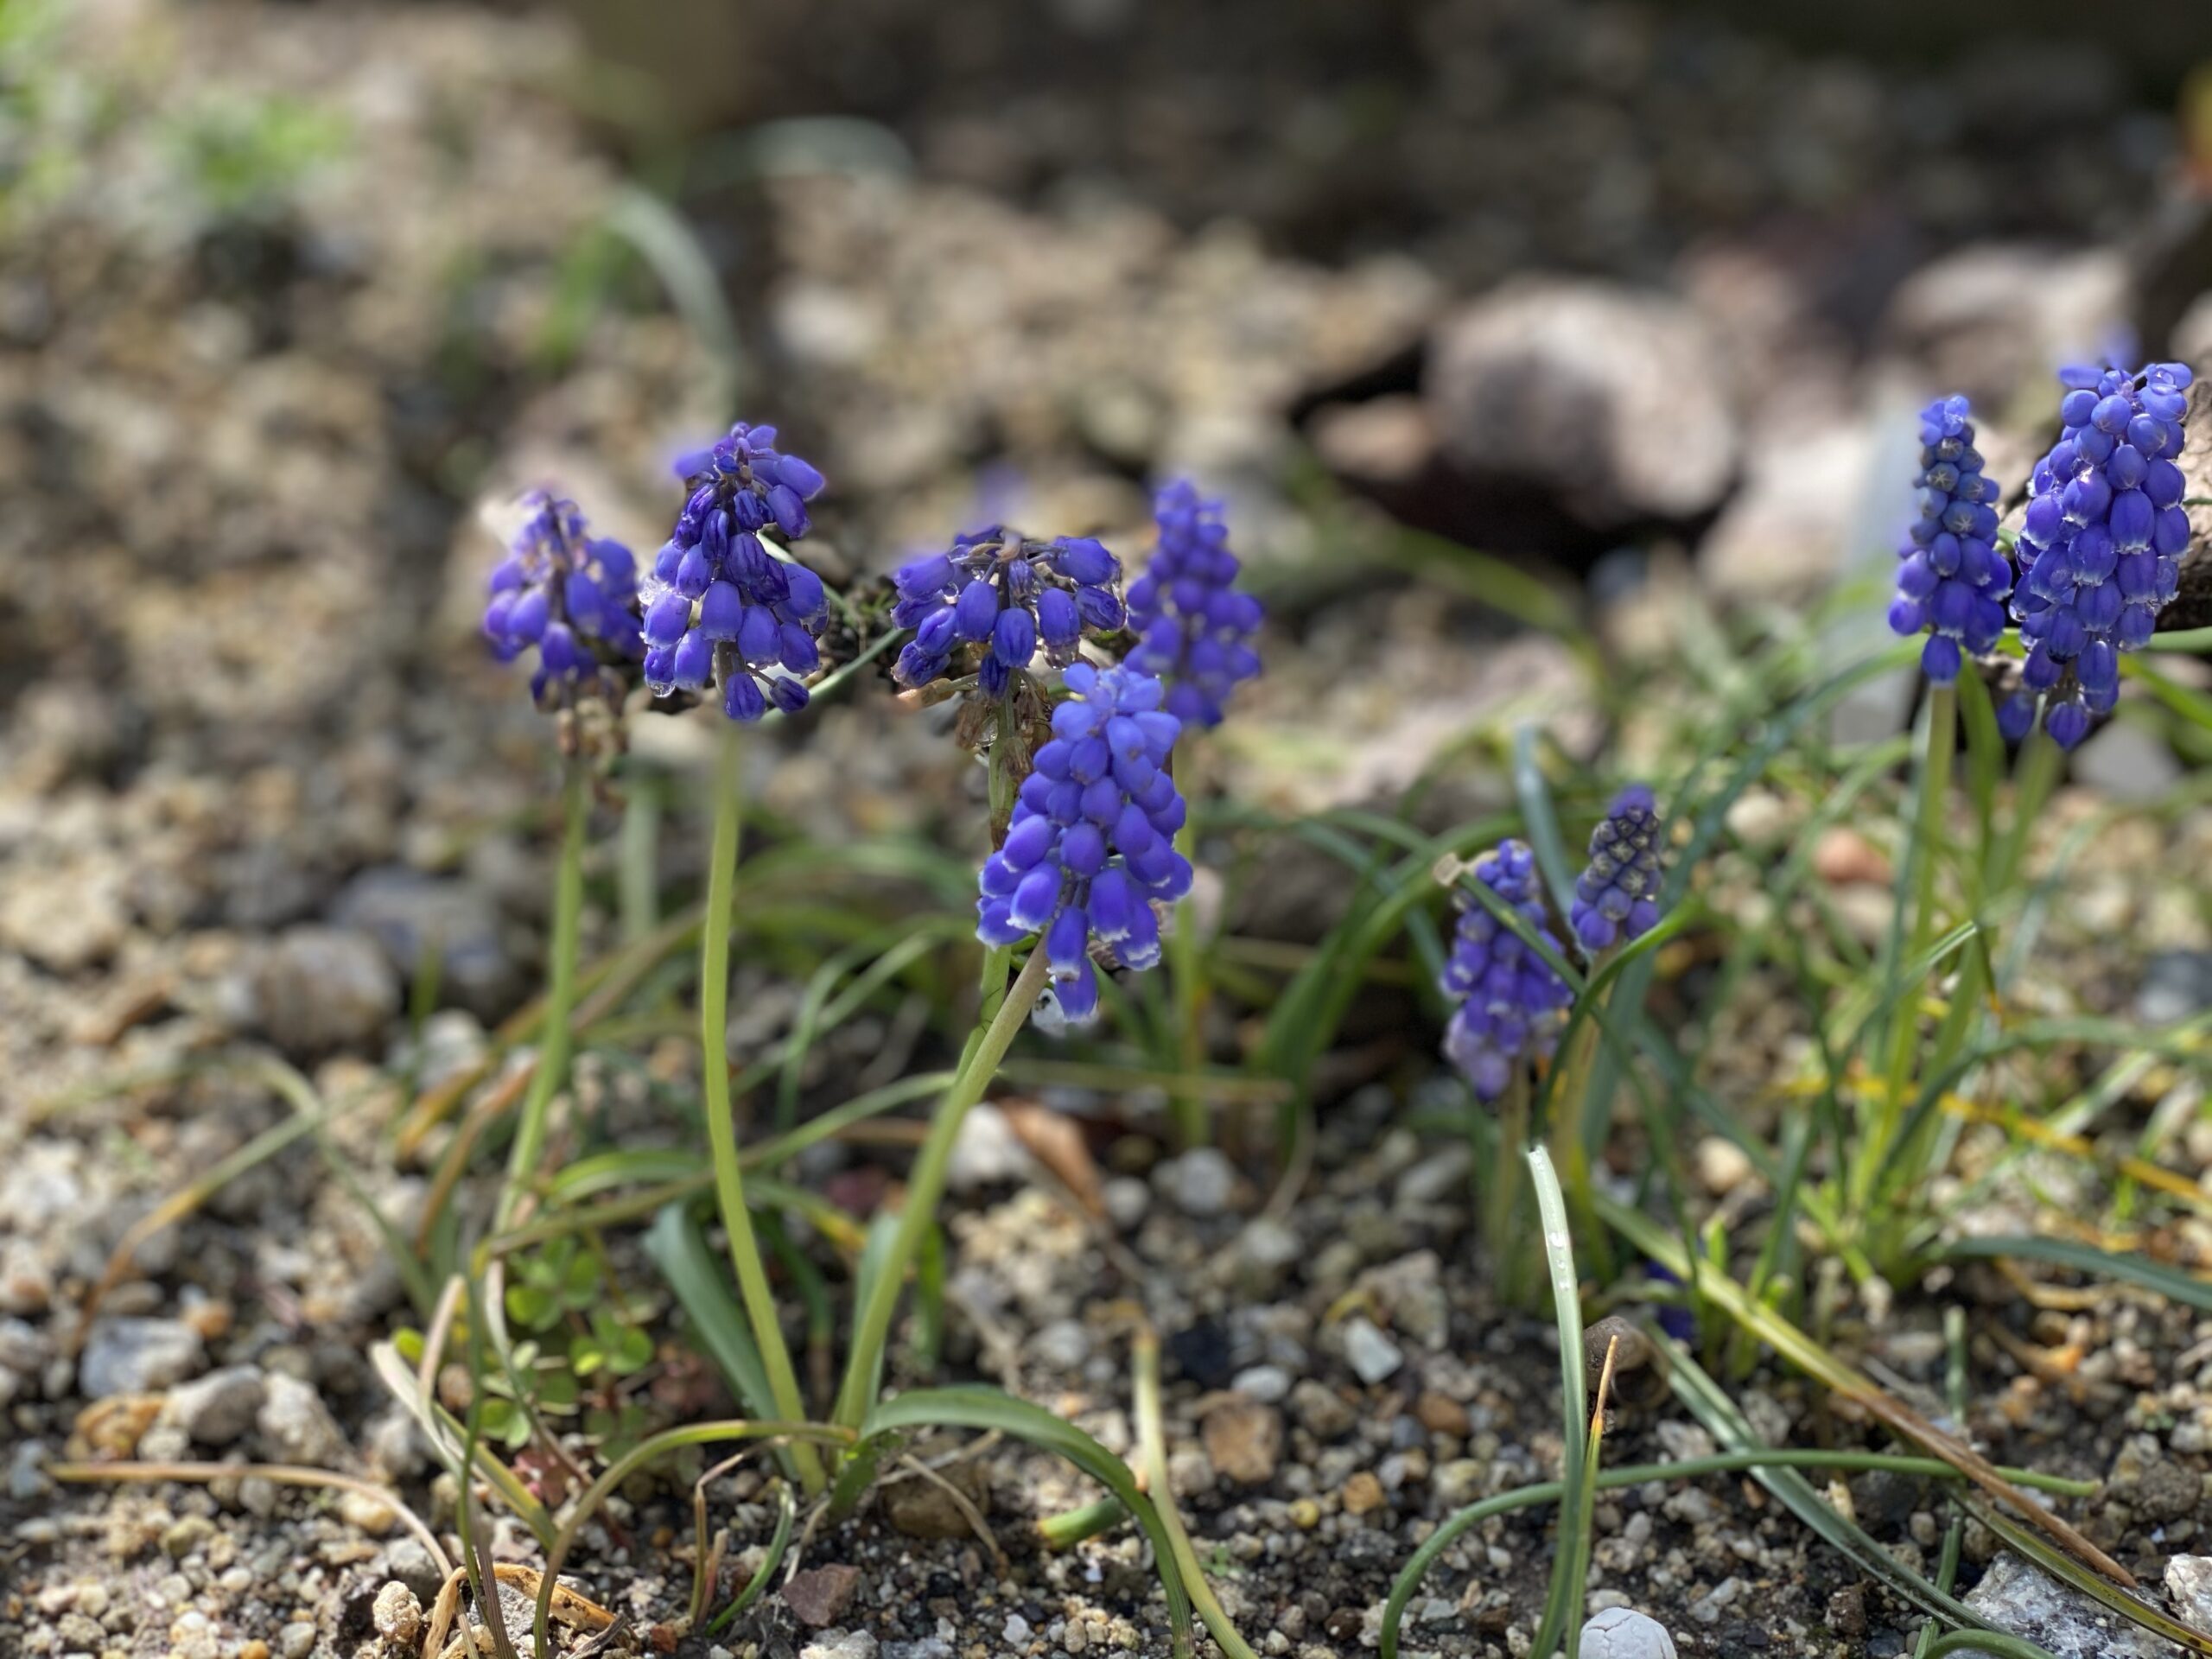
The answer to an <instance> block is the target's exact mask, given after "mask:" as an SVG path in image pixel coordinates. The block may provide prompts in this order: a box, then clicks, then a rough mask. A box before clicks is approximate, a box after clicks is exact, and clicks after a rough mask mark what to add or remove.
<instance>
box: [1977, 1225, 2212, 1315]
mask: <svg viewBox="0 0 2212 1659" xmlns="http://www.w3.org/2000/svg"><path fill="white" fill-rule="evenodd" d="M1936 1254H1937V1255H1940V1256H1942V1258H1943V1259H1944V1260H1946V1261H1950V1262H1965V1261H1981V1262H1999V1261H2006V1260H2011V1261H2016V1262H2044V1263H2045V1264H2046V1265H2048V1266H2050V1267H2054V1268H2069V1269H2070V1270H2071V1271H2073V1272H2075V1273H2081V1274H2088V1276H2089V1277H2091V1278H2093V1279H2100V1278H2101V1279H2119V1280H2121V1281H2125V1282H2126V1283H2128V1284H2131V1285H2139V1286H2141V1287H2143V1288H2144V1289H2145V1290H2149V1291H2155V1292H2157V1293H2158V1294H2159V1295H2161V1296H2164V1297H2165V1298H2166V1299H2167V1300H2169V1301H2175V1302H2179V1303H2180V1304H2182V1306H2184V1307H2194V1308H2197V1309H2199V1310H2201V1311H2202V1312H2204V1313H2212V1280H2206V1279H2200V1278H2198V1277H2197V1276H2196V1274H2191V1273H2183V1271H2182V1270H2181V1269H2180V1268H2170V1267H2168V1266H2166V1265H2165V1264H2164V1262H2153V1261H2152V1260H2151V1259H2150V1258H2149V1257H2148V1256H2144V1255H2120V1254H2119V1253H2117V1252H2115V1251H2112V1250H2101V1249H2098V1248H2097V1247H2096V1246H2095V1245H2094V1244H2083V1243H2077V1242H2076V1241H2075V1240H2073V1239H2070V1238H2043V1237H2038V1236H2032V1235H2007V1236H1996V1237H1980V1236H1974V1237H1968V1238H1955V1239H1951V1240H1948V1241H1947V1242H1946V1243H1944V1244H1943V1245H1942V1248H1941V1249H1939V1250H1938V1251H1937V1252H1936Z"/></svg>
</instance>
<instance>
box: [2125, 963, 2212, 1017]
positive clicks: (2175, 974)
mask: <svg viewBox="0 0 2212 1659" xmlns="http://www.w3.org/2000/svg"><path fill="white" fill-rule="evenodd" d="M2205 1007H2212V950H2161V951H2159V952H2158V954H2157V955H2156V956H2154V957H2152V958H2151V960H2150V961H2149V962H2148V963H2145V964H2144V968H2143V985H2142V988H2141V989H2139V990H2138V991H2137V992H2136V993H2135V1017H2136V1018H2137V1019H2138V1020H2141V1021H2143V1023H2144V1024H2145V1025H2147V1026H2164V1025H2171V1024H2172V1023H2173V1022H2174V1021H2175V1020H2185V1019H2187V1018H2188V1017H2189V1016H2190V1014H2195V1013H2196V1012H2197V1011H2198V1010H2199V1009H2201V1008H2205Z"/></svg>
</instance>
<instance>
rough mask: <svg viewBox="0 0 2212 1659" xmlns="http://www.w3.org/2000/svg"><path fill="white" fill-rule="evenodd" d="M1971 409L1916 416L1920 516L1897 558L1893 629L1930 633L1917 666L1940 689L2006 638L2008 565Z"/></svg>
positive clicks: (1955, 401) (1950, 405)
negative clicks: (1968, 661)
mask: <svg viewBox="0 0 2212 1659" xmlns="http://www.w3.org/2000/svg"><path fill="white" fill-rule="evenodd" d="M1972 414H1973V410H1972V409H1971V408H1970V407H1969V406H1968V405H1967V400H1966V399H1965V398H1963V397H1943V398H1939V399H1938V400H1937V401H1936V402H1935V403H1932V404H1929V405H1928V407H1927V408H1926V409H1924V410H1922V411H1921V414H1920V477H1919V479H1918V480H1916V481H1917V483H1918V485H1919V488H1920V516H1919V518H1917V519H1916V521H1915V522H1914V524H1913V526H1912V529H1911V531H1910V532H1909V533H1908V537H1907V539H1906V541H1905V543H1904V545H1903V546H1902V547H1900V548H1899V549H1898V550H1897V557H1898V559H1899V560H1900V561H1902V563H1900V564H1899V565H1898V567H1897V598H1896V600H1895V601H1893V602H1892V603H1891V606H1890V626H1891V627H1892V628H1893V629H1895V630H1896V631H1897V632H1898V633H1899V634H1902V635H1907V636H1910V635H1912V634H1916V633H1920V632H1927V634H1928V636H1929V639H1928V644H1927V645H1926V646H1925V647H1923V649H1922V651H1921V653H1920V665H1921V667H1922V669H1923V671H1925V672H1926V673H1927V676H1928V677H1929V679H1930V680H1932V681H1933V682H1935V683H1936V684H1937V685H1949V684H1952V683H1955V681H1956V680H1957V679H1958V677H1959V667H1960V664H1961V658H1962V653H1965V654H1971V655H1974V656H1980V655H1982V654H1984V653H1985V652H1989V651H1992V650H1993V649H1994V648H1995V647H1996V645H1997V641H1998V639H1999V637H2000V636H2001V635H2002V634H2003V633H2004V632H2005V595H2007V594H2010V593H2011V592H2012V561H2011V560H2009V559H2007V558H2006V557H2005V555H2004V554H2002V553H2001V552H1999V550H1998V549H1997V508H1996V505H1995V503H1996V500H1997V486H1996V483H1995V482H1994V481H1993V480H1991V479H1989V478H1986V477H1985V476H1984V475H1983V474H1982V470H1981V466H1982V461H1981V455H1980V453H1979V452H1978V451H1977V450H1976V449H1975V448H1974V424H1973V422H1972V419H1971V418H1970V417H1971V416H1972Z"/></svg>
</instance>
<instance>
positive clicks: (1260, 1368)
mask: <svg viewBox="0 0 2212 1659" xmlns="http://www.w3.org/2000/svg"><path fill="white" fill-rule="evenodd" d="M1290 1381H1291V1378H1290V1373H1289V1372H1288V1371H1287V1370H1284V1369H1283V1368H1282V1367H1281V1366H1280V1365H1254V1366H1250V1367H1248V1368H1247V1369H1246V1370H1241V1371H1239V1372H1237V1373H1236V1376H1233V1377H1231V1378H1230V1382H1229V1386H1230V1388H1232V1389H1236V1392H1237V1393H1239V1394H1242V1395H1249V1396H1250V1397H1251V1398H1253V1399H1255V1400H1257V1401H1259V1402H1261V1403H1262V1405H1269V1406H1273V1405H1280V1404H1281V1402H1283V1401H1285V1400H1287V1399H1288V1398H1289V1397H1290Z"/></svg>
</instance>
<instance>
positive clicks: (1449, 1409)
mask: <svg viewBox="0 0 2212 1659" xmlns="http://www.w3.org/2000/svg"><path fill="white" fill-rule="evenodd" d="M1414 1416H1415V1417H1416V1418H1418V1419H1419V1420H1420V1421H1421V1427H1423V1428H1425V1429H1427V1431H1428V1432H1429V1433H1432V1434H1456V1435H1458V1436H1459V1438H1460V1439H1461V1440H1465V1438H1466V1437H1467V1431H1468V1430H1469V1429H1470V1428H1471V1427H1472V1425H1471V1423H1470V1422H1469V1421H1467V1408H1465V1406H1463V1405H1461V1404H1460V1403H1459V1402H1458V1401H1457V1400H1454V1399H1453V1398H1452V1396H1451V1395H1448V1394H1439V1393H1438V1392H1437V1391H1436V1390H1435V1389H1424V1390H1423V1391H1422V1393H1421V1398H1420V1399H1418V1400H1416V1401H1414Z"/></svg>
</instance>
